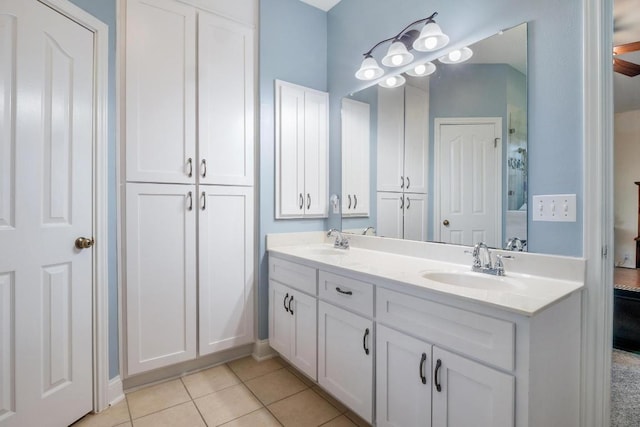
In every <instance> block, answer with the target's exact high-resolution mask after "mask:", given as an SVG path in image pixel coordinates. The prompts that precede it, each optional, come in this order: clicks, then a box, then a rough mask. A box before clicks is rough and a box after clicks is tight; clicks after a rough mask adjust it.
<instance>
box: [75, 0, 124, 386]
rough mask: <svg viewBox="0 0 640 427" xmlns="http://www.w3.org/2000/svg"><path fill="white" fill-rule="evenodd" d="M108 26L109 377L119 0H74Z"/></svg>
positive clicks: (113, 342) (113, 354) (113, 328)
mask: <svg viewBox="0 0 640 427" xmlns="http://www.w3.org/2000/svg"><path fill="white" fill-rule="evenodd" d="M71 2H72V3H75V4H76V5H77V6H79V7H81V8H82V9H84V10H86V11H87V12H89V13H90V14H92V15H93V16H95V17H96V18H98V19H100V20H101V21H102V22H104V23H105V24H107V25H108V26H109V106H108V121H109V123H108V144H109V149H108V150H109V164H108V168H109V187H108V197H109V236H108V239H109V244H108V246H109V268H108V269H109V378H114V377H116V376H117V375H118V374H119V372H120V367H119V366H118V365H119V358H118V352H119V349H118V254H117V229H116V221H117V218H118V215H117V211H116V89H115V88H116V0H100V1H96V0H71Z"/></svg>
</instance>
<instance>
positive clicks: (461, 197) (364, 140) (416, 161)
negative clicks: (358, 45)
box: [342, 23, 528, 250]
mask: <svg viewBox="0 0 640 427" xmlns="http://www.w3.org/2000/svg"><path fill="white" fill-rule="evenodd" d="M469 47H470V48H471V50H472V51H473V56H472V57H471V59H469V60H468V61H466V62H464V63H458V64H444V63H441V62H440V61H438V60H435V61H433V63H434V64H435V65H436V70H435V72H434V73H433V74H431V75H429V76H425V77H412V76H410V75H407V74H403V75H402V77H404V78H405V79H406V82H405V84H404V85H401V86H399V87H395V88H387V87H382V86H380V85H375V86H372V87H369V88H367V89H364V90H362V91H360V92H357V93H354V94H352V95H350V96H349V97H346V98H344V99H343V102H342V229H343V231H349V232H355V233H367V234H373V233H375V234H376V235H378V236H383V237H393V238H404V239H411V240H421V241H438V242H446V243H454V244H463V245H472V244H475V243H477V242H480V241H483V242H486V243H487V244H488V245H489V246H492V247H503V248H504V247H505V246H506V245H507V244H508V243H509V242H511V245H513V246H518V248H519V245H520V242H522V244H523V246H524V250H526V240H527V199H528V194H527V170H528V162H527V24H526V23H525V24H522V25H519V26H517V27H514V28H511V29H509V30H506V31H504V32H501V33H499V34H496V35H494V36H492V37H489V38H487V39H484V40H481V41H479V42H477V43H475V44H474V45H472V46H469ZM443 53H445V52H443ZM516 238H517V239H516Z"/></svg>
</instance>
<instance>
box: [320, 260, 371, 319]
mask: <svg viewBox="0 0 640 427" xmlns="http://www.w3.org/2000/svg"><path fill="white" fill-rule="evenodd" d="M318 282H319V290H318V293H319V295H320V298H322V299H324V300H325V301H328V302H331V303H333V304H335V305H339V306H341V307H344V308H346V309H347V310H350V311H354V312H356V313H360V314H363V315H365V316H367V317H373V285H371V284H369V283H366V282H361V281H360V280H354V279H350V278H348V277H344V276H340V275H337V274H333V273H327V272H326V271H322V270H320V272H319V274H318Z"/></svg>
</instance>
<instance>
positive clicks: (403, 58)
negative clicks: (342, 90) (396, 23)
mask: <svg viewBox="0 0 640 427" xmlns="http://www.w3.org/2000/svg"><path fill="white" fill-rule="evenodd" d="M436 15H438V12H434V13H433V14H432V15H431V16H428V17H426V18H423V19H419V20H417V21H414V22H412V23H410V24H409V25H407V26H406V27H404V28H403V29H402V31H400V32H399V33H398V34H396V35H395V36H393V37H389V38H388V39H384V40H382V41H380V42H378V43H376V44H375V45H374V46H373V47H372V48H371V49H369V51H368V52H366V53H364V54H363V56H364V60H363V61H362V65H361V66H360V69H358V71H357V72H356V78H358V79H360V80H375V79H377V78H380V77H382V76H383V75H384V70H383V69H382V68H380V66H379V65H378V63H377V61H376V60H375V59H374V58H373V55H372V53H373V51H374V50H375V49H376V48H377V47H378V46H380V45H382V44H384V43H386V42H391V45H390V46H389V49H388V50H387V54H386V55H385V56H384V58H382V64H383V65H385V66H387V67H402V66H404V65H407V64H409V63H411V61H413V54H412V53H411V52H410V50H411V49H415V50H418V51H421V52H427V51H431V50H436V49H441V48H443V47H444V46H446V45H447V44H448V43H449V37H448V36H447V35H446V34H444V33H443V32H442V30H441V29H440V26H439V25H438V24H436V22H435V21H434V18H435V17H436ZM421 23H425V25H424V27H423V28H422V31H420V32H419V31H418V30H416V29H412V27H413V26H415V25H417V24H421Z"/></svg>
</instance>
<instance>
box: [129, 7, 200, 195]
mask: <svg viewBox="0 0 640 427" xmlns="http://www.w3.org/2000/svg"><path fill="white" fill-rule="evenodd" d="M126 8H127V12H126V13H127V22H126V46H127V49H126V60H125V63H126V70H125V73H126V77H125V79H126V82H127V90H126V97H125V104H126V105H125V114H126V126H125V128H126V141H127V170H126V175H127V176H126V178H127V181H142V182H173V183H194V182H195V176H196V174H197V166H198V165H197V164H195V162H196V160H197V159H196V145H195V144H196V141H195V139H196V135H195V128H196V116H195V108H196V40H195V34H196V30H195V29H196V12H195V9H194V8H192V7H189V6H186V5H182V4H180V3H179V2H176V1H170V0H128V1H127V3H126ZM159 70H161V72H159ZM150 106H153V108H149V107H150ZM189 159H191V162H190V164H189ZM189 172H191V176H189Z"/></svg>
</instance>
